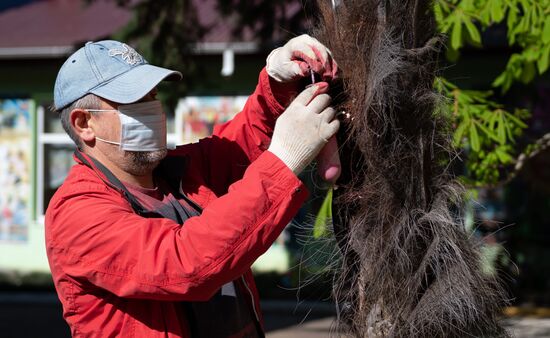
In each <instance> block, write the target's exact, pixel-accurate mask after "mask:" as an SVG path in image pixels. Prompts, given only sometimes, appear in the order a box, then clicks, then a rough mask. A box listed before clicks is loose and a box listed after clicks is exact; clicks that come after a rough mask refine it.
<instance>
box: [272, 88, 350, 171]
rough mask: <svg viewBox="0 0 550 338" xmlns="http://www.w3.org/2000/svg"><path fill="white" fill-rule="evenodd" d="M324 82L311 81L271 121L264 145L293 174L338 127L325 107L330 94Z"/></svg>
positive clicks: (303, 166) (332, 115)
mask: <svg viewBox="0 0 550 338" xmlns="http://www.w3.org/2000/svg"><path fill="white" fill-rule="evenodd" d="M327 90H328V85H327V84H326V83H324V82H320V83H318V84H315V85H313V86H311V87H309V88H307V89H305V90H304V91H303V92H301V93H300V95H298V97H296V99H295V100H294V101H292V103H291V104H290V106H288V108H287V109H286V110H285V111H284V113H283V114H281V116H279V118H278V119H277V122H276V123H275V129H274V131H273V138H272V139H271V144H270V146H269V148H268V150H269V151H270V152H272V153H273V154H275V156H277V157H278V158H280V159H281V160H282V161H283V162H284V163H285V164H286V165H287V166H288V167H289V168H290V169H291V170H292V171H293V172H294V173H295V174H296V175H298V174H300V173H301V172H302V170H304V168H305V167H306V166H307V165H308V164H309V163H310V162H311V161H312V160H313V159H314V158H315V157H316V156H317V154H318V153H319V151H320V150H321V148H323V146H324V145H325V144H326V143H327V142H328V139H329V138H330V137H331V136H332V135H334V134H335V133H336V132H337V131H338V128H339V127H340V121H338V120H337V119H334V116H335V115H336V112H335V110H334V109H333V108H331V107H329V106H328V105H329V104H330V100H331V99H330V96H328V95H327V94H325V93H326V91H327Z"/></svg>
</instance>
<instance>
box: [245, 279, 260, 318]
mask: <svg viewBox="0 0 550 338" xmlns="http://www.w3.org/2000/svg"><path fill="white" fill-rule="evenodd" d="M241 278H242V280H243V284H244V287H245V288H246V290H247V291H248V294H249V295H250V298H252V310H254V315H255V316H256V320H257V321H258V323H259V322H260V316H258V312H257V311H256V301H255V300H254V295H253V294H252V291H251V290H250V288H249V287H248V284H247V283H246V280H245V279H244V275H243V276H241Z"/></svg>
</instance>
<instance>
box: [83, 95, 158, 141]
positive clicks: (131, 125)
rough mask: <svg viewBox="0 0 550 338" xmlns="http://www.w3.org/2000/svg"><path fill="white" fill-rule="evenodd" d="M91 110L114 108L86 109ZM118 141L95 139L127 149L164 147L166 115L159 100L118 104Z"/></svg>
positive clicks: (100, 110)
mask: <svg viewBox="0 0 550 338" xmlns="http://www.w3.org/2000/svg"><path fill="white" fill-rule="evenodd" d="M87 110H88V111H91V112H102V111H117V110H116V109H87ZM118 113H119V118H120V142H115V141H109V140H105V139H102V138H100V137H97V136H96V139H97V140H99V141H102V142H105V143H109V144H116V145H119V146H120V149H123V150H128V151H156V150H164V149H166V115H165V114H164V112H163V110H162V105H161V103H160V101H158V100H155V101H148V102H140V103H132V104H124V105H120V106H118Z"/></svg>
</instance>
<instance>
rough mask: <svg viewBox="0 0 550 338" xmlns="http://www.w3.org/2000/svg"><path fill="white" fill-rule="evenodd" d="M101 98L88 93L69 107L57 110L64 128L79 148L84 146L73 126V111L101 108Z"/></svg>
mask: <svg viewBox="0 0 550 338" xmlns="http://www.w3.org/2000/svg"><path fill="white" fill-rule="evenodd" d="M100 108H101V100H100V98H99V97H98V96H96V95H94V94H87V95H86V96H83V97H81V98H80V99H78V100H76V101H74V102H73V103H71V104H70V105H68V106H67V107H65V108H63V109H60V110H57V109H56V110H57V112H58V113H59V117H60V118H61V125H62V126H63V129H65V131H66V132H67V134H68V135H69V137H70V138H71V140H73V142H74V143H75V144H76V146H77V147H78V148H82V140H81V139H80V137H78V135H77V134H76V133H75V131H74V129H73V127H72V126H71V111H73V110H74V109H100Z"/></svg>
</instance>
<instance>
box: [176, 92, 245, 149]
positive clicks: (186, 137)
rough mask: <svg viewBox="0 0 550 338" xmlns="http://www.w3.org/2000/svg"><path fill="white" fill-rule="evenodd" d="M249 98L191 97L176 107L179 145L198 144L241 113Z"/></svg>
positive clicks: (182, 100)
mask: <svg viewBox="0 0 550 338" xmlns="http://www.w3.org/2000/svg"><path fill="white" fill-rule="evenodd" d="M247 99H248V96H189V97H186V98H184V99H181V100H180V101H179V102H178V106H177V107H176V135H178V140H177V141H178V143H180V144H185V143H191V142H197V141H198V140H199V139H201V138H203V137H206V136H209V135H211V134H212V132H213V130H214V126H215V125H217V124H222V123H224V122H227V121H229V120H231V119H232V118H233V116H235V115H236V114H237V113H238V112H240V111H241V110H242V109H243V107H244V104H245V103H246V100H247Z"/></svg>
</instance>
